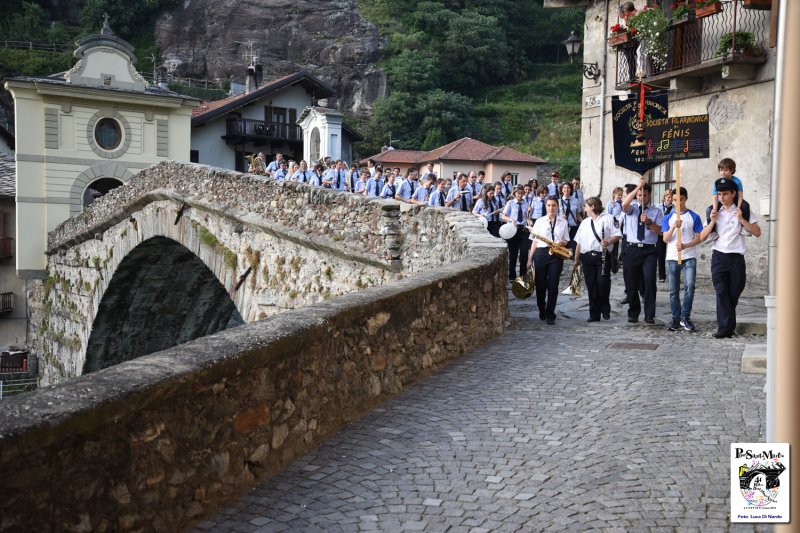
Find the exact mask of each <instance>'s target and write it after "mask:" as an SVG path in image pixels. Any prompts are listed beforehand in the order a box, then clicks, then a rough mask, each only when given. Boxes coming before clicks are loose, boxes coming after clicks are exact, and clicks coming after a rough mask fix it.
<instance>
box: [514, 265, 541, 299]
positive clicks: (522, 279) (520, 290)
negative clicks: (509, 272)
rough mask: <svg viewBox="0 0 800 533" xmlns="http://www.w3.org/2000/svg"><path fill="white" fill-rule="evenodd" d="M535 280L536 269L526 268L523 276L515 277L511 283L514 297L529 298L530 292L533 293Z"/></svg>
mask: <svg viewBox="0 0 800 533" xmlns="http://www.w3.org/2000/svg"><path fill="white" fill-rule="evenodd" d="M535 280H536V271H535V270H534V269H532V268H531V269H530V270H528V272H527V273H526V274H525V275H524V276H519V277H517V279H515V280H514V283H512V284H511V292H512V293H513V294H514V297H515V298H518V299H520V300H524V299H525V298H530V296H531V294H533V288H534V285H533V284H534V281H535Z"/></svg>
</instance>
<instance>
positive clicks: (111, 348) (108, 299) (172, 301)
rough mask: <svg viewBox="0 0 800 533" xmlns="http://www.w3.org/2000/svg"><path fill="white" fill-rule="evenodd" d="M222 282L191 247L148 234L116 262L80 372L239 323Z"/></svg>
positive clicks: (93, 326) (173, 344)
mask: <svg viewBox="0 0 800 533" xmlns="http://www.w3.org/2000/svg"><path fill="white" fill-rule="evenodd" d="M243 323H244V321H243V320H242V317H241V315H240V314H239V312H238V311H237V309H236V306H235V305H234V303H233V301H232V300H231V298H230V296H229V295H228V292H227V291H226V290H225V287H223V286H222V284H221V283H220V282H219V280H218V279H217V278H216V276H215V275H214V273H213V272H211V270H209V268H208V267H207V266H206V265H205V264H204V263H203V261H202V260H201V259H200V258H199V257H197V256H196V255H195V254H194V253H193V252H192V251H191V250H189V249H187V248H186V247H185V246H183V245H182V244H180V243H178V242H176V241H174V240H172V239H168V238H166V237H158V236H157V237H152V238H150V239H148V240H146V241H144V242H142V243H141V244H140V245H138V246H137V247H136V248H134V249H133V250H131V252H130V253H129V254H128V255H127V256H126V257H125V258H124V259H123V260H122V261H121V262H120V264H119V266H118V267H117V269H116V271H115V272H114V277H113V278H112V279H111V281H110V282H109V284H108V287H107V288H106V290H105V293H104V294H103V297H102V300H101V301H100V305H99V306H98V310H97V315H96V318H95V320H94V323H93V324H92V330H91V334H90V336H89V340H88V343H87V347H86V358H85V362H84V365H83V372H82V373H83V374H86V373H89V372H94V371H96V370H100V369H102V368H106V367H109V366H112V365H116V364H119V363H122V362H125V361H129V360H131V359H135V358H137V357H140V356H142V355H147V354H149V353H153V352H157V351H160V350H164V349H166V348H171V347H173V346H177V345H178V344H182V343H184V342H188V341H190V340H194V339H196V338H198V337H203V336H205V335H211V334H212V333H216V332H218V331H221V330H224V329H227V328H229V327H232V326H237V325H240V324H243Z"/></svg>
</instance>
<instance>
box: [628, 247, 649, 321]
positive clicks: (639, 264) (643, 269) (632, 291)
mask: <svg viewBox="0 0 800 533" xmlns="http://www.w3.org/2000/svg"><path fill="white" fill-rule="evenodd" d="M657 260H658V252H656V247H655V246H654V245H650V246H645V247H644V248H640V247H638V246H637V245H636V244H628V249H627V250H625V261H624V263H623V268H624V269H625V275H626V279H625V283H626V285H625V288H626V290H627V292H628V301H629V304H628V305H629V307H628V318H639V313H640V312H641V311H642V304H641V301H640V300H639V285H640V284H641V283H644V317H645V318H646V319H647V318H655V316H656V262H657Z"/></svg>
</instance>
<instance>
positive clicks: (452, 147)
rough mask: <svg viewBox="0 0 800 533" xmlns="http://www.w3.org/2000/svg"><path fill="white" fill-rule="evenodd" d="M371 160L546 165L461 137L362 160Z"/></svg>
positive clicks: (388, 152)
mask: <svg viewBox="0 0 800 533" xmlns="http://www.w3.org/2000/svg"><path fill="white" fill-rule="evenodd" d="M368 159H373V160H375V161H376V162H387V163H427V162H428V161H448V160H449V161H453V160H457V161H481V162H486V161H514V162H516V163H533V164H541V163H546V161H545V160H544V159H540V158H538V157H536V156H534V155H529V154H523V153H522V152H520V151H519V150H514V149H513V148H509V147H508V146H492V145H491V144H486V143H485V142H481V141H476V140H475V139H470V138H469V137H462V138H461V139H458V140H457V141H453V142H451V143H450V144H446V145H444V146H440V147H439V148H435V149H433V150H431V151H429V152H420V151H417V150H387V151H385V152H381V153H380V154H375V155H373V156H372V157H367V158H365V159H364V160H363V162H366V161H367V160H368Z"/></svg>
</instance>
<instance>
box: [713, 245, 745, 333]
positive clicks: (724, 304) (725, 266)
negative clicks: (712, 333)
mask: <svg viewBox="0 0 800 533" xmlns="http://www.w3.org/2000/svg"><path fill="white" fill-rule="evenodd" d="M746 281H747V268H746V267H745V263H744V256H743V255H742V254H725V253H722V252H718V251H716V250H714V253H713V254H711V283H713V284H714V292H716V293H717V328H718V329H719V331H722V332H726V333H733V332H734V331H736V305H737V304H738V303H739V296H741V295H742V291H744V286H745V283H746Z"/></svg>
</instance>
